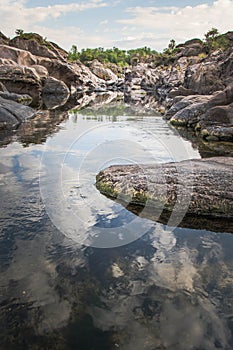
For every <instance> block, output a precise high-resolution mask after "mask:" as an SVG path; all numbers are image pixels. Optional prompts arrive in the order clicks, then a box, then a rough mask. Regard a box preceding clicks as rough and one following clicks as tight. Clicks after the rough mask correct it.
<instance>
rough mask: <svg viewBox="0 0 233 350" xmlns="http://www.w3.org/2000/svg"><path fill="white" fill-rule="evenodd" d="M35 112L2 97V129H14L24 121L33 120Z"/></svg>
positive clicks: (0, 110) (0, 111) (0, 124)
mask: <svg viewBox="0 0 233 350" xmlns="http://www.w3.org/2000/svg"><path fill="white" fill-rule="evenodd" d="M34 114H35V110H34V109H32V108H30V107H28V106H24V105H21V104H19V103H17V102H15V101H11V100H6V99H4V98H2V97H1V96H0V127H1V128H6V129H8V128H9V129H12V128H15V127H17V126H18V125H19V124H20V123H21V122H22V121H24V120H26V119H28V118H31V117H32V116H33V115H34Z"/></svg>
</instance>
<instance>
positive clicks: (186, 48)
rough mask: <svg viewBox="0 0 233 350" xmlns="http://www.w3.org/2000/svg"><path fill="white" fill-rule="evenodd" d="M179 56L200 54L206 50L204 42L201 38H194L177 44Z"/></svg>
mask: <svg viewBox="0 0 233 350" xmlns="http://www.w3.org/2000/svg"><path fill="white" fill-rule="evenodd" d="M176 49H177V56H178V57H184V56H185V57H190V56H198V55H199V54H201V53H202V52H203V50H204V47H203V42H202V41H201V40H200V39H192V40H188V41H186V42H185V43H184V44H180V45H177V46H176Z"/></svg>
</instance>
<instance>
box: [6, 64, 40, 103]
mask: <svg viewBox="0 0 233 350" xmlns="http://www.w3.org/2000/svg"><path fill="white" fill-rule="evenodd" d="M0 82H2V83H3V84H4V85H5V87H6V88H7V90H8V91H9V92H14V93H16V94H26V95H29V96H31V98H32V106H38V105H39V103H40V95H41V81H40V77H39V76H38V74H37V73H36V71H35V69H33V68H29V67H25V66H19V65H14V66H12V65H3V66H0Z"/></svg>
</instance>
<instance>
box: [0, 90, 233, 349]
mask: <svg viewBox="0 0 233 350" xmlns="http://www.w3.org/2000/svg"><path fill="white" fill-rule="evenodd" d="M80 98H84V97H80ZM85 98H86V101H85V103H86V105H88V102H87V99H89V100H90V96H88V97H85ZM101 98H103V97H101ZM91 101H93V96H91ZM91 103H92V102H91ZM118 103H119V101H116V100H114V101H112V104H113V105H117V106H118ZM80 105H81V104H80ZM76 107H77V106H76ZM64 108H65V107H64ZM108 108H109V109H108ZM111 108H112V107H111V106H108V107H107V106H105V107H104V109H105V114H108V113H109V114H111V115H112V113H113V111H112V110H111ZM125 108H126V110H125V109H124V108H123V107H120V106H119V109H118V112H119V110H120V112H119V115H118V116H117V113H118V112H115V113H116V115H115V117H113V118H112V119H111V120H112V123H111V122H110V120H109V119H108V118H107V122H108V124H107V125H108V128H109V129H107V128H105V129H104V130H105V131H106V130H110V131H112V130H113V133H114V135H115V133H116V132H118V131H120V132H122V128H115V127H114V126H115V119H114V118H120V117H121V116H122V114H123V113H125V117H126V118H125V119H123V120H124V121H125V120H127V125H128V123H134V119H133V118H132V113H130V115H129V116H128V115H127V113H128V109H127V108H128V106H126V107H125ZM107 109H108V110H107ZM43 113H45V118H47V119H44V122H42V121H40V120H39V119H40V118H38V120H35V121H33V120H31V121H28V122H27V123H25V125H22V129H18V130H17V132H16V133H15V134H14V135H13V136H12V138H11V139H9V140H8V141H7V142H9V143H8V145H6V144H5V147H3V148H2V149H0V157H1V158H0V159H1V166H0V180H1V186H0V196H1V201H0V209H1V210H0V349H1V350H8V349H9V350H21V349H22V350H48V349H52V350H115V349H121V350H162V349H163V350H164V349H166V350H212V349H213V350H214V349H224V350H231V349H232V348H233V256H232V250H233V236H232V235H231V234H227V233H220V232H221V231H222V227H224V226H222V225H224V223H217V222H212V226H211V223H209V224H210V226H208V225H207V224H205V223H204V222H201V221H198V222H197V220H195V218H192V220H194V221H195V225H194V226H195V227H196V228H198V229H196V230H194V229H187V228H186V229H184V228H176V229H174V230H171V229H170V228H169V227H167V226H165V225H163V224H161V223H153V225H151V226H150V229H149V230H147V231H146V232H145V234H144V235H143V237H141V238H139V239H137V240H136V241H133V242H131V243H130V244H127V245H124V246H120V247H117V248H109V249H97V248H93V247H87V246H84V245H83V244H82V243H80V242H78V241H75V240H73V239H72V237H69V235H68V234H67V235H65V234H64V233H63V232H61V231H59V230H58V229H57V228H56V227H55V226H54V225H53V223H52V221H51V219H50V218H49V216H48V214H47V213H46V210H45V206H44V204H43V203H42V200H41V197H40V184H39V178H38V163H40V161H41V154H42V145H40V143H42V144H43V143H44V142H46V139H47V140H48V139H49V138H50V139H52V141H53V144H52V146H53V148H51V149H49V151H51V150H52V152H53V153H52V157H51V159H50V160H51V163H50V166H51V167H52V166H54V164H55V161H56V159H57V158H59V154H60V153H62V152H63V151H64V150H63V148H62V145H63V144H62V142H63V143H65V141H66V140H67V139H69V138H70V137H71V136H72V135H73V134H72V133H74V134H75V135H76V132H78V130H79V128H81V127H82V126H83V125H84V126H88V127H89V124H90V123H92V124H91V126H93V125H99V123H100V124H101V123H103V122H104V121H101V120H100V119H99V118H98V115H97V114H98V113H99V114H101V113H102V114H103V110H102V112H101V110H99V111H97V112H96V110H95V109H94V110H93V112H92V115H91V112H90V110H89V109H88V110H87V111H83V112H81V113H80V114H79V113H76V114H75V113H70V116H69V119H68V113H67V111H65V110H63V111H61V110H60V111H57V112H56V111H51V112H49V113H48V114H46V113H47V112H46V111H45V112H43ZM56 113H57V114H56ZM95 113H96V114H95ZM46 115H47V117H46ZM123 116H124V115H123ZM89 117H90V118H89ZM127 117H128V118H127ZM138 118H139V119H140V122H141V116H139V117H138ZM117 120H119V119H117ZM33 122H35V125H33ZM61 122H62V123H61ZM144 122H145V120H144ZM60 123H61V124H60ZM94 123H95V124H94ZM113 124H114V125H113ZM101 125H102V124H101ZM124 125H125V124H124ZM130 125H131V124H130ZM158 126H160V127H161V124H159V121H158ZM110 127H112V128H113V129H111V128H110ZM163 127H164V129H163V128H161V129H160V132H166V135H165V136H166V138H167V137H168V136H169V135H170V136H172V135H171V130H170V129H168V128H167V129H166V128H165V126H163ZM130 130H131V129H130ZM133 130H134V129H133ZM111 135H112V134H111ZM140 135H141V134H140ZM140 135H139V136H140ZM51 136H52V137H51ZM97 136H98V137H100V138H103V135H102V134H100V135H99V134H98V135H97ZM104 136H105V137H107V135H104ZM127 136H128V134H127ZM134 137H135V135H134ZM136 137H138V135H136ZM143 137H144V134H143ZM172 137H173V136H172ZM90 139H91V138H90ZM90 139H88V142H90ZM71 140H72V138H71ZM12 141H14V142H13V143H11V142H12ZM94 141H95V140H94ZM7 142H6V143H7ZM84 145H85V146H86V143H85V144H84ZM24 146H27V147H24ZM79 146H83V144H80V145H79ZM56 147H57V148H56ZM105 148H106V147H105ZM78 150H79V149H78ZM103 150H104V148H103ZM103 150H102V149H101V151H103ZM194 151H195V150H194ZM106 152H107V151H106ZM193 154H196V153H195V152H194V153H193ZM52 160H53V162H52ZM76 160H77V158H75V161H76ZM74 170H76V169H74ZM55 172H57V168H56V167H55ZM94 177H95V174H93V178H94ZM76 185H77V184H76ZM73 195H74V194H73ZM97 198H99V197H97ZM75 199H77V198H75ZM91 199H92V200H93V201H94V197H92V198H91ZM96 201H97V200H96ZM112 203H113V202H112V201H111V200H108V199H106V198H105V199H104V204H105V205H106V207H104V209H105V211H103V212H100V211H97V212H95V211H93V212H89V211H88V215H89V216H88V219H90V218H91V219H93V221H91V223H90V227H89V230H91V229H92V227H93V226H95V225H96V224H98V223H99V222H100V221H101V220H102V221H104V219H105V217H106V216H107V217H108V221H107V225H106V231H108V227H113V226H114V227H121V229H122V232H123V233H124V230H125V221H122V222H123V224H122V222H120V216H121V215H122V216H123V218H125V217H127V215H128V214H129V212H128V210H131V212H133V213H135V214H136V215H140V212H137V211H135V208H133V207H131V206H129V207H127V210H125V209H124V208H122V207H121V206H120V207H121V209H119V207H116V208H118V212H113V210H114V208H115V206H113V205H112ZM92 204H93V203H92V201H89V202H88V208H89V206H90V205H92ZM96 204H97V205H100V203H99V202H98V201H97V203H96ZM84 205H85V202H84V201H83V202H82V207H83V206H84ZM88 208H87V209H86V210H89V209H88ZM137 209H138V208H137ZM64 211H65V208H64ZM144 214H145V211H144V210H143V215H144ZM152 214H153V213H152ZM130 215H132V216H134V215H133V214H130ZM146 215H147V213H146ZM148 215H149V214H148ZM148 217H149V216H148ZM164 219H165V218H164ZM146 221H147V219H145V218H142V219H141V223H142V225H143V223H144V222H146ZM104 222H105V223H106V220H105V221H104ZM162 222H164V221H162ZM88 223H89V221H88ZM197 224H198V225H199V226H198V225H197ZM80 225H81V224H80ZM91 225H93V226H91ZM196 225H197V226H196ZM190 227H192V225H190ZM78 229H79V227H78V225H77V230H78ZM87 231H88V230H87ZM223 231H224V230H223Z"/></svg>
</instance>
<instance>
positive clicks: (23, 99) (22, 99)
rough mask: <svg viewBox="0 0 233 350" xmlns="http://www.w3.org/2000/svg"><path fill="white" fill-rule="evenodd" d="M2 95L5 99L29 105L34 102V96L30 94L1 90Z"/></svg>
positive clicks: (0, 94)
mask: <svg viewBox="0 0 233 350" xmlns="http://www.w3.org/2000/svg"><path fill="white" fill-rule="evenodd" d="M0 96H1V97H2V98H4V99H5V100H11V101H15V102H18V103H21V104H24V105H29V104H30V103H31V102H32V98H31V96H29V95H20V94H15V93H13V92H8V91H3V92H1V91H0Z"/></svg>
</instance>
